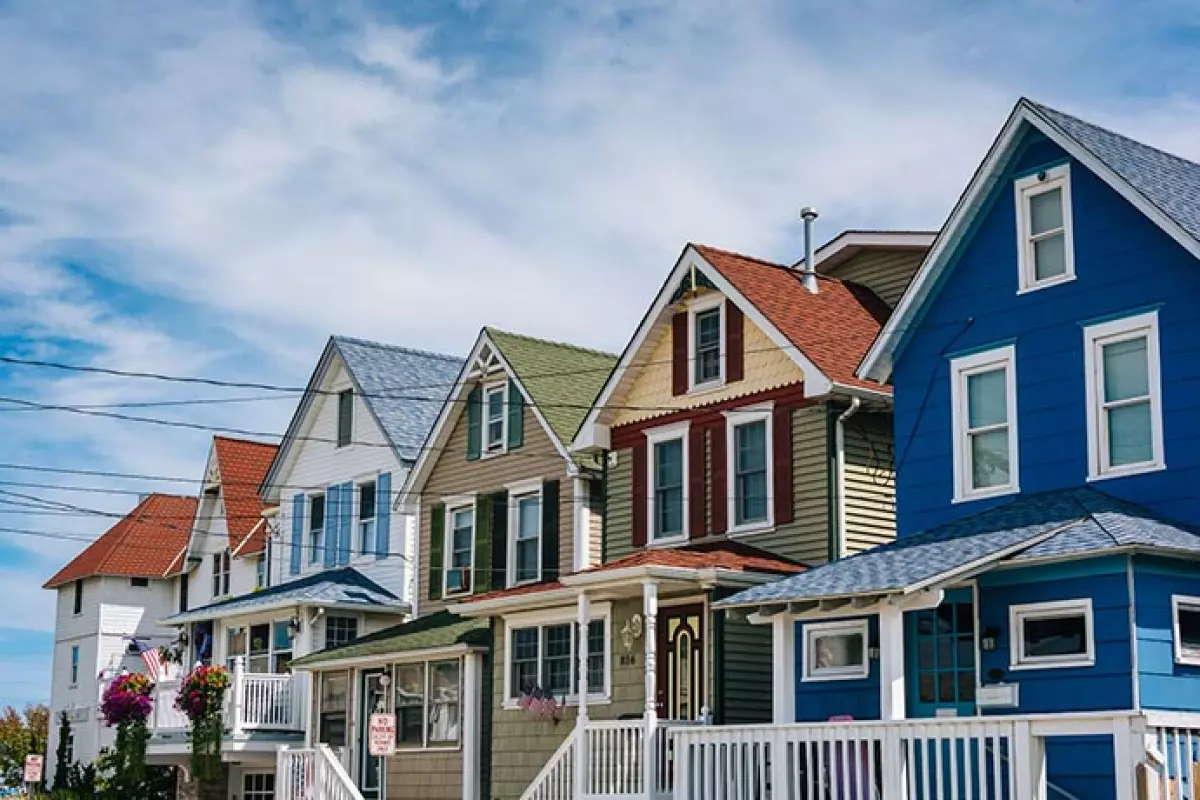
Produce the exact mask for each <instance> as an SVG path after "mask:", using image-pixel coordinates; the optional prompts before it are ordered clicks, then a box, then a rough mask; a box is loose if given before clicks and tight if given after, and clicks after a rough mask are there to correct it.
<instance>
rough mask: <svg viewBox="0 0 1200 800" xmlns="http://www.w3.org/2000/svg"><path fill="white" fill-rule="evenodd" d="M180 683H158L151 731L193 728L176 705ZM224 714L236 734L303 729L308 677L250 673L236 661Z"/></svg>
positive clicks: (297, 730) (226, 697)
mask: <svg viewBox="0 0 1200 800" xmlns="http://www.w3.org/2000/svg"><path fill="white" fill-rule="evenodd" d="M179 683H180V680H179V679H178V678H171V679H163V680H160V681H159V682H158V684H157V685H156V686H155V690H154V692H155V695H154V707H153V710H152V712H151V716H150V731H151V733H155V732H158V733H170V732H177V731H185V730H189V729H190V728H191V722H190V721H189V720H188V718H187V716H186V715H185V714H184V713H183V712H182V711H179V710H178V709H176V708H175V698H176V697H177V696H178V694H179ZM224 714H225V725H226V727H227V728H228V729H229V730H230V731H231V732H232V733H233V734H235V735H238V734H242V733H245V732H248V731H286V732H302V731H304V728H305V723H306V720H307V717H308V678H307V676H306V675H304V674H303V673H298V674H294V675H273V674H260V673H253V672H246V671H245V670H244V669H243V668H242V666H241V664H240V663H238V664H235V665H234V669H233V676H232V680H231V682H230V688H229V691H228V692H227V693H226V696H225V711H224Z"/></svg>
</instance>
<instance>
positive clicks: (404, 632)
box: [292, 611, 492, 667]
mask: <svg viewBox="0 0 1200 800" xmlns="http://www.w3.org/2000/svg"><path fill="white" fill-rule="evenodd" d="M491 639H492V633H491V629H490V627H489V622H488V620H486V619H466V618H464V617H460V616H459V615H457V614H455V613H453V612H450V611H438V612H436V613H433V614H430V615H429V616H427V617H420V618H418V619H415V620H413V621H412V622H403V623H401V624H399V625H393V626H392V627H390V628H385V629H383V630H381V631H376V632H375V633H372V634H370V635H369V636H363V637H361V638H358V639H355V640H354V641H352V642H350V643H349V644H344V645H342V646H341V647H332V648H330V649H328V650H320V651H318V652H316V653H311V654H309V655H307V656H303V657H301V658H297V659H296V660H295V661H293V662H292V664H293V666H297V667H308V666H315V665H318V664H324V663H326V662H329V661H342V660H344V659H348V658H368V657H371V656H384V655H393V654H397V655H399V654H402V653H410V652H414V651H417V650H432V649H435V648H439V647H453V646H454V645H459V644H465V645H478V646H484V647H486V646H487V645H488V644H490V642H491Z"/></svg>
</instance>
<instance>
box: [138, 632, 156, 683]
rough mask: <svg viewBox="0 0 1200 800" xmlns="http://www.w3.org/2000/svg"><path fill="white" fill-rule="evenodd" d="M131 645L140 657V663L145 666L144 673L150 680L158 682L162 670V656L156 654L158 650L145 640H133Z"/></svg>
mask: <svg viewBox="0 0 1200 800" xmlns="http://www.w3.org/2000/svg"><path fill="white" fill-rule="evenodd" d="M133 643H134V645H136V646H137V649H138V653H139V654H140V655H141V657H142V663H143V664H145V665H146V672H147V673H149V675H150V677H151V678H154V679H155V680H158V677H159V675H161V674H162V668H163V663H162V656H160V655H159V654H158V648H157V647H153V646H152V645H151V644H150V643H149V642H147V641H146V640H145V639H134V640H133Z"/></svg>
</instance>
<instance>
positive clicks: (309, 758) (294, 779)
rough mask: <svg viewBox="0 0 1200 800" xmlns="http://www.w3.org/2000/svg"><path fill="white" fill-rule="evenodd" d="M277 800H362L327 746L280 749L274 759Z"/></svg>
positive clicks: (359, 793) (360, 794)
mask: <svg viewBox="0 0 1200 800" xmlns="http://www.w3.org/2000/svg"><path fill="white" fill-rule="evenodd" d="M275 797H276V798H277V800H363V796H362V793H361V792H359V791H358V787H356V786H355V785H354V781H352V780H351V779H350V776H349V774H347V772H346V768H345V767H344V766H342V763H341V761H339V760H338V757H337V755H335V754H334V752H333V751H332V750H330V749H329V747H328V746H327V745H323V744H320V745H317V746H316V747H314V748H305V749H298V750H292V749H290V748H288V747H281V748H279V751H278V754H277V755H276V759H275Z"/></svg>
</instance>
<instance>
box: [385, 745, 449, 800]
mask: <svg viewBox="0 0 1200 800" xmlns="http://www.w3.org/2000/svg"><path fill="white" fill-rule="evenodd" d="M464 733H465V731H464ZM462 796H463V792H462V750H461V749H455V750H442V751H438V750H410V751H405V750H403V749H398V750H396V755H394V756H393V757H391V758H389V759H387V800H459V798H461V797H462Z"/></svg>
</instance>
